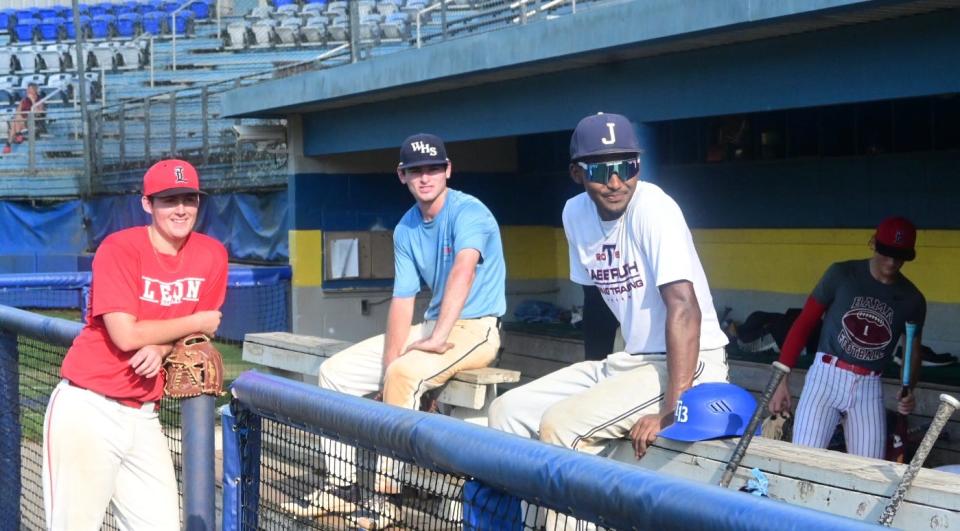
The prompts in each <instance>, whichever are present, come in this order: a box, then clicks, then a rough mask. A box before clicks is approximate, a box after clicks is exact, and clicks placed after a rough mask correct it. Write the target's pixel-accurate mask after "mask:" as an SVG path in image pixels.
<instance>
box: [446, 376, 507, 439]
mask: <svg viewBox="0 0 960 531" xmlns="http://www.w3.org/2000/svg"><path fill="white" fill-rule="evenodd" d="M519 381H520V371H512V370H510V369H501V368H499V367H484V368H482V369H468V370H465V371H460V372H458V373H457V374H454V375H453V378H451V379H450V380H449V381H448V382H447V383H446V384H445V385H444V386H443V387H441V388H440V394H439V395H438V396H437V402H439V403H440V404H444V405H446V406H449V409H448V410H447V411H443V412H444V413H446V414H448V415H450V416H451V417H454V418H458V419H461V420H465V421H467V422H471V423H473V424H479V425H480V426H486V425H487V410H488V409H490V404H491V403H492V402H493V400H494V399H495V398H497V385H498V384H511V383H516V382H519ZM441 410H443V408H441Z"/></svg>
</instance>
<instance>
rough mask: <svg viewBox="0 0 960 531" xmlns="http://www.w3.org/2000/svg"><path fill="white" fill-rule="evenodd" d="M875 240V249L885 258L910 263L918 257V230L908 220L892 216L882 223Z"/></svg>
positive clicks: (874, 237) (878, 227) (874, 236)
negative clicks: (916, 247)
mask: <svg viewBox="0 0 960 531" xmlns="http://www.w3.org/2000/svg"><path fill="white" fill-rule="evenodd" d="M873 239H874V248H875V249H876V250H877V252H878V253H880V254H882V255H884V256H889V257H890V258H897V259H900V260H908V261H909V260H913V259H914V258H916V256H917V251H916V250H915V249H914V246H915V245H916V243H917V228H916V227H914V226H913V223H911V222H910V220H909V219H907V218H902V217H899V216H892V217H889V218H887V219H885V220H883V221H881V222H880V225H878V226H877V232H876V233H875V234H874V235H873Z"/></svg>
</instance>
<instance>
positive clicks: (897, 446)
mask: <svg viewBox="0 0 960 531" xmlns="http://www.w3.org/2000/svg"><path fill="white" fill-rule="evenodd" d="M906 329H907V337H906V340H905V343H904V346H903V370H902V371H901V373H900V374H901V381H900V383H901V387H900V398H903V397H905V396H907V393H909V392H910V371H911V370H912V369H913V339H914V337H915V336H916V333H917V323H911V322H908V323H906ZM908 424H909V423H908V422H907V415H903V414H901V413H897V423H896V425H895V426H894V428H893V434H892V435H891V437H890V438H891V441H890V444H889V447H888V450H887V459H888V460H889V461H894V462H896V463H902V462H903V459H904V456H905V455H906V448H907V430H908V428H909V425H908Z"/></svg>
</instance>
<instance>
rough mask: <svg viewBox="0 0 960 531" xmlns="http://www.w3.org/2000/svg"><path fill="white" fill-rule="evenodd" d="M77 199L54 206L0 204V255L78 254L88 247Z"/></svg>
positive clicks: (11, 202)
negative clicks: (39, 251) (40, 252)
mask: <svg viewBox="0 0 960 531" xmlns="http://www.w3.org/2000/svg"><path fill="white" fill-rule="evenodd" d="M82 221H83V217H82V209H81V203H80V201H79V200H76V199H75V200H72V201H64V202H61V203H53V204H49V205H47V204H42V203H41V204H33V203H31V202H29V201H0V254H2V255H31V256H32V255H34V254H35V253H36V252H37V251H38V250H40V249H42V250H43V252H44V254H69V255H78V254H81V253H83V252H84V251H85V250H86V247H87V240H86V237H85V236H84V233H83V224H82Z"/></svg>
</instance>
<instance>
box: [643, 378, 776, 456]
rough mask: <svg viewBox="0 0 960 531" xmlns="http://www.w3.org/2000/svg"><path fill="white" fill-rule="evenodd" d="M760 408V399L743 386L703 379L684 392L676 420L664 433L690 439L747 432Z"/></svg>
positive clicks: (714, 437)
mask: <svg viewBox="0 0 960 531" xmlns="http://www.w3.org/2000/svg"><path fill="white" fill-rule="evenodd" d="M756 408H757V401H756V400H754V399H753V396H752V395H751V394H750V393H749V392H748V391H747V390H746V389H744V388H742V387H738V386H736V385H733V384H730V383H726V382H710V383H702V384H700V385H696V386H694V387H691V388H690V389H687V390H686V391H685V392H684V393H683V395H681V396H680V400H679V401H678V402H677V413H676V417H675V418H674V420H673V424H671V425H670V426H668V427H667V428H665V429H664V430H663V431H661V432H660V435H662V436H664V437H666V438H668V439H674V440H677V441H688V442H692V441H705V440H707V439H717V438H720V437H731V436H734V435H743V430H744V429H746V427H747V423H748V422H750V417H751V416H753V411H754V410H755V409H756ZM759 433H760V426H759V425H757V433H756V434H759Z"/></svg>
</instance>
